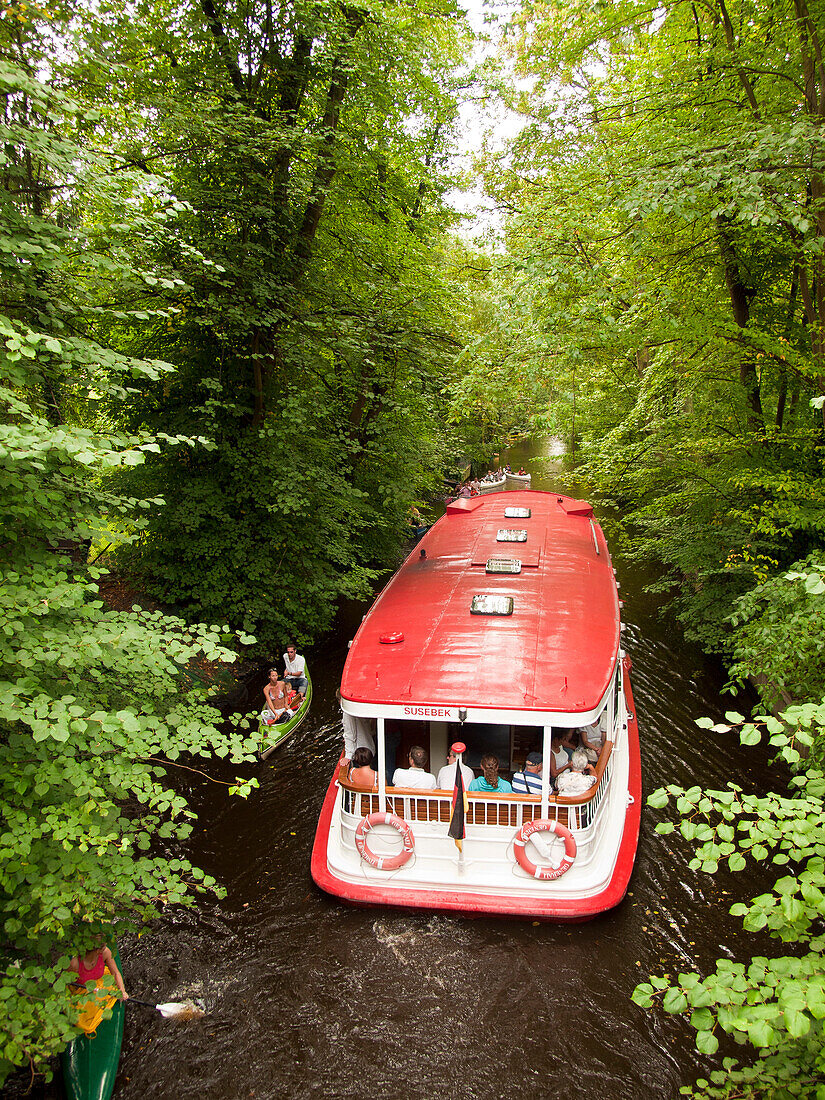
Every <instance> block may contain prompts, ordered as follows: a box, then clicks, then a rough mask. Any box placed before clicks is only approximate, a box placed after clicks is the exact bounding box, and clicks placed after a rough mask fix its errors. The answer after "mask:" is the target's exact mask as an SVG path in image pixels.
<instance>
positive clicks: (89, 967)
mask: <svg viewBox="0 0 825 1100" xmlns="http://www.w3.org/2000/svg"><path fill="white" fill-rule="evenodd" d="M107 966H108V968H109V973H110V974H111V975H112V977H113V978H114V979H115V982H116V983H117V987H118V989H119V990H120V995H121V998H122V999H123V1000H124V1001H128V1000H129V994H128V993H127V992H126V986H125V985H124V984H123V975H122V974H121V973H120V969H119V967H118V965H117V963H116V962H115V957H114V955H113V954H112V952H111V951H110V950H109V948H108V947H93V948H92V949H91V950H90V951H87V952H86V954H85V955H75V957H74V958H73V959H72V961H71V962H70V963H69V970H72V971H73V972H74V973H75V974H77V984H78V985H85V984H86V982H96V981H98V979H99V978H102V977H103V973H104V971H105V969H106V967H107Z"/></svg>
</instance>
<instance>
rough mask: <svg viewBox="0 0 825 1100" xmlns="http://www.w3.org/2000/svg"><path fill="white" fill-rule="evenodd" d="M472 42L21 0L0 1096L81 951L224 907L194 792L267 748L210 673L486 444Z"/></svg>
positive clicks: (415, 17)
mask: <svg viewBox="0 0 825 1100" xmlns="http://www.w3.org/2000/svg"><path fill="white" fill-rule="evenodd" d="M463 45H464V30H463V26H462V21H461V18H460V16H459V15H457V14H456V13H455V12H454V10H453V8H452V6H451V5H449V4H446V3H444V4H441V3H438V2H436V3H433V4H432V5H430V7H429V8H427V9H423V8H422V9H420V10H419V9H418V8H417V7H415V6H413V7H408V8H399V7H397V6H395V5H392V4H386V5H383V4H380V3H379V4H369V5H360V4H355V5H347V4H333V5H329V4H326V3H312V2H311V3H308V4H303V5H296V6H284V7H281V8H277V9H276V8H273V7H272V6H271V5H269V4H261V5H259V6H255V5H252V6H250V5H248V4H244V5H238V6H235V5H233V4H231V3H229V4H221V5H216V4H214V3H213V2H212V0H200V2H196V3H183V4H174V3H170V4H163V3H161V4H157V3H151V4H148V3H147V4H141V3H138V4H136V5H130V6H129V8H128V11H127V9H126V7H125V6H124V5H120V4H112V5H107V4H103V5H86V4H82V3H78V4H73V3H71V2H70V3H68V4H64V5H58V6H57V7H55V6H51V7H50V8H49V9H48V10H47V8H45V7H41V6H39V5H37V4H30V5H25V4H22V3H21V4H18V3H16V2H14V0H12V2H11V3H9V4H6V5H3V6H2V7H0V105H2V118H0V125H1V126H2V146H0V211H1V212H2V221H1V222H0V337H1V338H0V379H1V381H2V384H1V385H0V396H2V401H3V415H2V428H1V429H0V440H1V442H0V481H2V490H3V494H2V499H3V508H4V514H3V519H4V523H3V531H4V534H3V550H4V553H3V565H2V585H1V586H0V609H2V610H1V611H0V802H1V803H2V816H3V827H2V833H0V1000H1V1001H2V1004H3V1013H2V1016H3V1023H2V1042H0V1082H1V1081H2V1080H3V1079H4V1078H5V1076H6V1075H7V1074H8V1073H9V1071H10V1070H11V1069H13V1068H14V1067H16V1066H26V1067H28V1068H29V1069H30V1070H31V1071H32V1072H33V1073H34V1072H40V1071H41V1070H42V1069H43V1068H44V1066H46V1065H47V1064H48V1062H47V1059H48V1057H49V1056H50V1055H52V1054H54V1053H55V1052H57V1051H59V1050H60V1049H61V1048H62V1047H64V1046H65V1044H66V1042H67V1041H68V1039H69V1038H70V1037H72V1035H73V1028H72V1027H71V1025H70V1024H69V1022H68V1021H69V1019H70V1011H68V1006H69V998H68V994H67V991H66V987H67V984H68V978H67V974H66V964H67V962H68V959H69V957H70V956H71V955H72V954H74V952H75V951H77V950H82V949H84V948H87V947H89V946H90V945H91V944H92V943H93V942H95V941H96V940H97V938H98V937H101V936H106V937H107V938H109V939H111V937H112V936H113V935H119V934H122V933H124V932H126V931H128V930H130V929H137V928H141V927H143V926H145V924H146V922H148V921H150V920H151V919H152V918H153V917H155V916H157V915H158V914H159V913H160V912H161V911H162V910H163V909H165V908H166V907H167V906H170V905H181V904H182V905H186V904H193V903H194V901H195V899H196V897H197V895H198V894H199V893H200V892H202V891H205V890H212V891H214V890H218V889H219V886H218V884H217V883H215V882H214V881H213V880H212V879H211V878H210V877H209V876H208V875H205V874H204V873H203V872H202V871H201V870H199V869H198V868H196V867H193V866H192V865H191V864H190V862H189V861H188V860H187V859H186V858H185V857H182V856H181V848H180V845H181V844H182V842H183V841H185V839H186V837H187V836H188V834H189V832H190V831H191V828H192V825H191V817H192V815H191V812H190V811H189V809H188V808H187V804H186V801H185V799H183V798H182V797H180V796H179V795H178V794H177V793H176V792H175V790H174V789H173V786H172V783H171V780H170V778H169V775H170V771H171V770H172V769H174V768H175V767H176V765H178V766H179V764H180V758H181V756H182V754H184V755H185V757H187V758H188V757H192V756H195V755H198V754H212V755H216V756H217V757H219V758H228V759H229V760H231V761H234V762H236V763H243V762H244V761H249V760H251V759H252V758H253V757H252V749H253V748H254V746H253V745H252V743H251V742H249V741H246V740H245V739H244V737H243V736H242V734H241V733H228V732H227V730H226V728H225V727H219V725H218V724H217V723H219V721H220V715H219V713H218V712H217V711H216V710H215V709H214V708H213V707H211V706H209V705H208V699H205V698H204V695H203V691H202V690H199V689H196V688H193V687H192V686H191V678H190V677H188V676H187V675H186V670H187V668H192V667H196V666H197V665H198V664H202V663H203V661H205V660H206V661H211V662H218V663H220V662H232V661H234V660H235V657H236V655H237V653H238V652H244V651H245V650H246V649H247V647H259V648H258V652H264V653H271V652H272V651H273V650H275V647H276V646H277V645H282V644H284V643H285V642H286V641H287V639H288V638H289V637H290V636H291V635H295V636H297V637H298V639H299V640H300V641H308V640H310V639H312V638H313V637H316V636H317V635H318V634H319V633H320V632H322V631H323V630H325V629H326V628H328V627H329V625H330V623H331V621H332V616H333V614H334V611H335V607H336V603H337V601H338V600H340V599H341V598H342V597H344V596H364V595H366V594H367V593H368V592H369V590H370V585H371V582H372V581H373V579H374V578H375V577H376V576H377V575H378V571H379V570H381V569H384V568H386V567H387V566H388V564H389V563H390V562H391V561H392V560H393V558H394V555H395V554H396V553H397V543H398V540H399V537H400V531H401V528H402V527H403V525H404V522H405V520H406V513H407V508H408V505H409V502H410V501H411V500H413V499H415V497H417V496H419V495H420V494H421V493H422V491H426V490H432V489H433V488H434V487H436V486H438V487H440V484H441V480H440V478H441V471H442V468H443V467H445V466H447V465H449V464H453V465H455V464H456V460H457V457H458V456H459V455H460V454H461V453H463V446H464V445H463V442H462V441H461V440H460V439H458V438H457V437H455V436H454V433H453V431H452V429H449V428H447V427H446V426H445V423H446V421H445V417H444V416H443V415H442V411H441V406H442V405H443V399H442V397H441V391H442V389H443V387H444V385H445V384H446V382H447V381H448V380H449V379H450V377H451V372H452V370H453V359H454V357H455V354H456V350H457V349H458V348H459V347H460V345H461V343H462V339H461V337H460V335H459V334H458V333H457V332H456V331H455V330H454V328H453V324H452V320H451V318H452V315H453V311H452V310H451V308H450V302H451V295H452V294H453V290H452V288H451V284H450V277H449V274H447V273H446V272H447V270H448V269H447V267H446V266H445V264H444V263H443V259H444V256H445V255H446V253H447V252H448V250H449V242H448V240H447V238H446V236H445V229H446V227H447V225H448V224H449V221H450V218H451V215H450V213H449V212H448V210H447V209H446V207H445V206H444V204H443V201H442V196H443V192H444V190H445V188H446V186H447V184H448V180H449V176H448V174H447V172H446V171H445V158H446V153H447V149H448V140H449V136H450V127H451V122H452V118H453V114H454V111H455V97H454V89H453V87H452V82H453V76H452V72H453V69H454V67H455V66H456V64H457V63H458V62H459V60H460V59H461V57H462V56H463V55H462V50H463ZM112 567H114V568H115V569H116V570H117V571H118V572H119V573H120V574H126V575H127V576H128V578H129V579H130V581H131V583H132V584H133V585H134V586H135V587H136V588H137V589H139V590H140V591H142V592H144V593H149V594H150V595H152V596H154V597H155V598H156V599H159V600H161V601H162V606H165V607H172V608H174V609H175V611H176V614H164V613H162V612H160V611H141V610H140V608H138V607H135V608H134V609H132V610H131V611H128V610H127V611H124V610H119V611H114V610H111V609H110V608H108V607H107V606H106V605H105V603H104V601H103V599H102V598H101V591H100V590H101V585H100V584H99V582H100V581H101V578H102V574H103V572H104V570H105V569H106V568H112ZM201 620H205V623H206V624H210V625H204V624H203V622H201ZM215 624H216V625H215ZM186 766H187V767H188V766H189V764H187V765H186ZM247 774H248V773H247ZM254 783H255V781H254V780H248V779H247V780H244V779H239V780H237V782H236V783H235V784H234V785H233V788H234V790H235V791H237V792H238V793H241V794H245V793H248V791H249V789H250V787H251V786H253V785H254Z"/></svg>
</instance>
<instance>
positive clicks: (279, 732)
mask: <svg viewBox="0 0 825 1100" xmlns="http://www.w3.org/2000/svg"><path fill="white" fill-rule="evenodd" d="M304 675H305V676H306V678H307V690H306V695H305V696H304V701H303V703H301V705H300V707H299V708H298V710H297V711H296V712H295V714H293V715H292V717H291V718H290V719H289V720H288V721H286V722H276V723H275V725H274V726H268V725H267V724H266V722H263V721H262V722H261V723H260V726H259V727H258V732H259V734H260V738H261V749H260V753H259V755H260V757H261V760H266V759H267V757H268V756H271V755H272V753H273V752H274V751H275V750H276V749H277V748H279V747H280V746H281V745H283V743H284V741H286V740H288V739H289V737H290V736H291V735H292V734H293V733H294V732H295V730H296V729H297V728H298V726H300V724H301V723H302V722H303V720H304V719H305V718H306V716H307V714H308V712H309V704H310V703H311V702H312V680H311V679H310V676H309V673H308V672H305V673H304Z"/></svg>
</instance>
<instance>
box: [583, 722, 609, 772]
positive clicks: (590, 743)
mask: <svg viewBox="0 0 825 1100" xmlns="http://www.w3.org/2000/svg"><path fill="white" fill-rule="evenodd" d="M579 732H580V733H581V746H582V748H583V749H584V751H585V752H586V753H587V759H588V760H589V761H590V763H591V764H595V763H596V761H597V760H598V759H599V753H600V752H601V751H602V746H603V745H604V730H603V729H602V724H601V721H598V722H592V723H591V724H590V725H589V726H583V727H582V729H581V730H580V731H579Z"/></svg>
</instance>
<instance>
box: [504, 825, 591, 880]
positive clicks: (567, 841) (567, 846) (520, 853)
mask: <svg viewBox="0 0 825 1100" xmlns="http://www.w3.org/2000/svg"><path fill="white" fill-rule="evenodd" d="M546 832H551V833H555V834H556V836H560V837H561V838H562V840H563V841H564V859H563V860H562V861H561V863H560V864H559V866H558V867H537V866H536V864H535V863H533V862H532V860H529V859H528V858H527V853H526V852H525V850H524V846H525V844H526V843H527V841H528V840H529V839H530V837H531V836H532V835H533V833H546ZM513 846H514V848H515V853H516V860H517V861H518V864H519V866H520V867H523V868H524V870H525V871H526V872H527V874H528V875H532V876H533V878H540V879H554V878H561V876H562V875H563V874H564V873H565V871H569V870H570V868H571V867H572V866H573V860H574V859H575V858H576V840H575V838H574V836H573V834H572V833H571V832H570V830H569V829H568V828H567V826H566V825H562V824H561V822H560V821H550V820H549V819H548V818H538V819H537V820H535V821H526V822H525V823H524V824H523V825H522V827H521V828H520V829H519V831H518V832H517V833H516V838H515V840H514V841H513Z"/></svg>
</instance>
